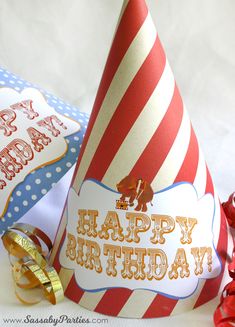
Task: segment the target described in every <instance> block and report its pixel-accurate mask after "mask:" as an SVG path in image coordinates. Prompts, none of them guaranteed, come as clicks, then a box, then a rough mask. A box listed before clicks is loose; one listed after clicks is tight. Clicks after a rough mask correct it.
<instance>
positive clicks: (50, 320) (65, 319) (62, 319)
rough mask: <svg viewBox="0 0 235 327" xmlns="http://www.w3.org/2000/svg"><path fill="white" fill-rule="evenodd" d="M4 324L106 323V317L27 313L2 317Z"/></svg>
mask: <svg viewBox="0 0 235 327" xmlns="http://www.w3.org/2000/svg"><path fill="white" fill-rule="evenodd" d="M2 321H3V323H4V324H9V325H10V326H12V324H14V325H15V324H47V325H49V326H50V325H51V326H57V325H60V324H107V323H108V319H107V318H85V317H82V316H76V317H73V316H68V315H60V316H58V317H54V316H53V315H50V316H49V317H44V318H41V317H40V318H39V317H34V316H32V315H27V316H25V317H24V318H13V317H11V318H2Z"/></svg>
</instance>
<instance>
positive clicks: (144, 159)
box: [130, 86, 183, 183]
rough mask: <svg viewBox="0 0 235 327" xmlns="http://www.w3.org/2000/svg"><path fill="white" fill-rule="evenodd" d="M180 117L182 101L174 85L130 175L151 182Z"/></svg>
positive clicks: (161, 162) (160, 164)
mask: <svg viewBox="0 0 235 327" xmlns="http://www.w3.org/2000/svg"><path fill="white" fill-rule="evenodd" d="M182 117H183V103H182V99H181V96H180V94H179V90H178V88H177V86H175V90H174V94H173V98H172V100H171V103H170V105H169V108H168V110H167V112H166V114H165V116H164V118H163V119H162V121H161V123H160V125H159V127H158V129H157V130H156V132H155V133H154V135H153V136H152V138H151V140H150V141H149V143H148V145H147V146H146V148H145V149H144V151H143V153H142V154H141V156H140V157H139V159H138V160H137V162H136V164H135V166H134V167H133V169H132V171H131V172H130V174H131V175H134V176H136V177H137V178H140V177H141V178H143V179H145V180H146V181H148V182H149V183H151V182H152V180H153V179H154V177H155V176H156V174H157V172H158V170H159V169H160V168H161V166H162V164H163V162H164V160H165V159H166V157H167V154H168V153H169V151H170V149H171V147H172V145H173V143H174V140H175V138H176V136H177V133H178V130H179V128H180V124H181V121H182ZM153 154H154V155H153ZM146 167H148V168H146Z"/></svg>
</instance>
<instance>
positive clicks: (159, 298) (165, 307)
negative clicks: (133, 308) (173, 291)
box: [142, 294, 178, 318]
mask: <svg viewBox="0 0 235 327" xmlns="http://www.w3.org/2000/svg"><path fill="white" fill-rule="evenodd" d="M177 302H178V300H174V299H171V298H168V297H166V296H163V295H161V294H158V295H156V296H155V298H154V299H153V301H152V303H151V304H150V306H149V307H148V309H147V310H146V312H145V314H144V315H143V317H142V318H154V317H163V316H169V315H170V314H171V312H172V310H173V309H174V307H175V306H176V304H177Z"/></svg>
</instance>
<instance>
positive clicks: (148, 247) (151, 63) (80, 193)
mask: <svg viewBox="0 0 235 327" xmlns="http://www.w3.org/2000/svg"><path fill="white" fill-rule="evenodd" d="M227 248H228V236H227V226H226V222H225V218H224V214H223V212H222V210H221V206H220V202H219V200H218V196H217V195H216V191H215V189H214V186H213V183H212V180H211V176H210V174H209V171H208V168H207V165H206V163H205V160H204V157H203V154H202V151H201V149H200V146H199V144H198V141H197V138H196V136H195V133H194V131H193V128H192V125H191V123H190V120H189V116H188V113H187V111H186V110H185V107H184V105H183V102H182V99H181V96H180V93H179V90H178V88H177V85H176V83H175V79H174V76H173V73H172V71H171V68H170V66H169V63H168V61H167V58H166V55H165V52H164V50H163V48H162V45H161V43H160V40H159V37H158V35H157V33H156V30H155V27H154V24H153V22H152V19H151V16H150V14H149V12H148V9H147V7H146V4H145V2H144V1H143V0H129V1H125V2H124V5H123V9H122V13H121V17H120V19H119V24H118V27H117V30H116V34H115V37H114V40H113V44H112V47H111V50H110V53H109V57H108V60H107V64H106V67H105V70H104V73H103V77H102V80H101V83H100V87H99V90H98V94H97V97H96V100H95V104H94V108H93V111H92V115H91V118H90V122H89V125H88V128H87V132H86V135H85V139H84V143H83V146H82V149H81V154H80V156H79V158H78V163H77V166H76V169H75V174H74V178H73V182H72V185H71V188H70V191H69V195H68V199H67V204H66V208H65V211H64V214H63V217H62V219H61V222H60V226H59V228H58V231H57V236H56V240H55V244H54V250H53V253H52V257H51V261H52V262H53V263H54V266H55V267H56V269H57V270H58V271H59V275H60V277H61V279H62V283H63V285H64V288H65V295H66V296H67V297H68V298H70V299H72V300H73V301H75V302H77V303H79V304H80V305H82V306H84V307H86V308H88V309H90V310H94V311H97V312H101V313H104V314H108V315H113V316H123V317H139V318H148V317H160V316H167V315H171V314H175V313H179V312H183V311H185V310H189V309H193V308H196V307H198V306H199V305H201V304H203V303H205V302H207V301H209V300H210V299H212V298H213V297H215V296H216V295H217V294H218V292H219V290H220V287H221V283H222V282H223V279H224V278H225V277H226V276H225V275H224V268H225V257H226V252H227Z"/></svg>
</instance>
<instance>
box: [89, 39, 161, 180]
mask: <svg viewBox="0 0 235 327" xmlns="http://www.w3.org/2000/svg"><path fill="white" fill-rule="evenodd" d="M156 58H158V60H156ZM165 64H166V57H165V54H164V51H163V49H162V46H161V43H160V41H159V38H157V39H156V41H155V43H154V46H153V48H152V49H151V51H150V53H149V55H148V57H147V58H146V60H145V62H144V63H143V65H142V66H141V68H140V70H139V71H138V73H137V74H136V76H135V78H134V79H133V81H132V82H131V84H130V86H129V87H128V89H127V91H126V93H125V95H124V97H123V98H122V100H121V102H120V104H119V105H118V107H117V109H116V111H115V113H114V115H113V117H112V119H111V121H110V123H109V125H108V127H107V129H106V131H105V132H104V134H103V137H102V139H101V141H100V143H99V146H98V148H97V150H96V153H95V155H94V157H93V159H92V162H91V164H90V167H89V169H88V171H87V174H86V178H95V179H97V180H101V179H102V178H103V176H104V174H105V173H106V171H107V169H108V167H109V165H110V164H111V162H112V160H113V158H114V157H115V155H116V153H117V151H118V149H119V147H120V146H121V144H122V143H123V141H124V139H125V137H126V136H127V135H128V133H129V131H130V129H131V127H132V126H133V124H134V123H135V121H136V120H137V119H138V116H139V115H140V113H141V111H142V110H143V108H144V107H145V105H146V103H147V102H148V100H149V98H150V97H151V95H152V93H153V91H154V89H155V88H156V86H157V84H158V82H159V80H160V78H161V76H162V73H163V71H164V67H165ZM126 115H128V118H126ZM117 126H119V128H117Z"/></svg>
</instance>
